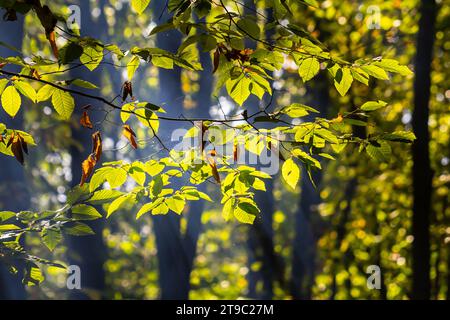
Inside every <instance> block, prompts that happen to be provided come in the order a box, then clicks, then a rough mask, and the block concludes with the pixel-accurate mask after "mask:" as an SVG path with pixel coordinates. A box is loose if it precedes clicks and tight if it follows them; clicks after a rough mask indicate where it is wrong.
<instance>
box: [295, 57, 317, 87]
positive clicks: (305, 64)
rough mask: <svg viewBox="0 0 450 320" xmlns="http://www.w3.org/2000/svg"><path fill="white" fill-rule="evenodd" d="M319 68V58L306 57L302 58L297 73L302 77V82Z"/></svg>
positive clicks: (312, 75) (312, 76) (311, 76)
mask: <svg viewBox="0 0 450 320" xmlns="http://www.w3.org/2000/svg"><path fill="white" fill-rule="evenodd" d="M319 70H320V63H319V60H317V59H316V58H307V59H304V60H303V61H302V62H301V64H300V66H299V68H298V74H299V75H300V77H301V78H302V79H303V82H306V81H308V80H311V79H312V78H314V76H315V75H316V74H317V73H318V72H319Z"/></svg>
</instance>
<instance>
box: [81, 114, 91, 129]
mask: <svg viewBox="0 0 450 320" xmlns="http://www.w3.org/2000/svg"><path fill="white" fill-rule="evenodd" d="M80 124H81V125H82V126H83V127H85V128H89V129H92V128H93V127H94V126H93V125H92V122H91V118H89V114H88V113H87V111H84V112H83V115H82V116H81V118H80Z"/></svg>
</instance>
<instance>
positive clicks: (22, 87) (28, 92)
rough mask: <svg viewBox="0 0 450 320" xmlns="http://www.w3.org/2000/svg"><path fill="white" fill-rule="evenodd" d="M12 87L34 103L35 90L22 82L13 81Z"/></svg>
mask: <svg viewBox="0 0 450 320" xmlns="http://www.w3.org/2000/svg"><path fill="white" fill-rule="evenodd" d="M14 86H15V87H16V88H17V90H19V92H20V93H21V94H23V95H24V96H25V97H27V98H28V99H30V100H31V101H33V102H36V97H37V94H36V90H34V88H33V87H32V86H31V85H30V84H29V83H28V82H24V81H14Z"/></svg>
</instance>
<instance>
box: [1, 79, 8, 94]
mask: <svg viewBox="0 0 450 320" xmlns="http://www.w3.org/2000/svg"><path fill="white" fill-rule="evenodd" d="M8 82H9V80H8V79H0V95H1V94H2V93H3V90H5V87H6V86H7V85H8Z"/></svg>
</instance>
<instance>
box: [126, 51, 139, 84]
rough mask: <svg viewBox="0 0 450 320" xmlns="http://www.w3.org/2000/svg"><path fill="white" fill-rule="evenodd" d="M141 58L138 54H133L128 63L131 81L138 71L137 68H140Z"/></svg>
mask: <svg viewBox="0 0 450 320" xmlns="http://www.w3.org/2000/svg"><path fill="white" fill-rule="evenodd" d="M139 62H140V59H139V57H138V56H133V58H131V60H130V61H129V62H128V64H127V74H128V80H129V81H131V80H132V79H133V77H134V74H135V73H136V70H137V69H138V68H139Z"/></svg>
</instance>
